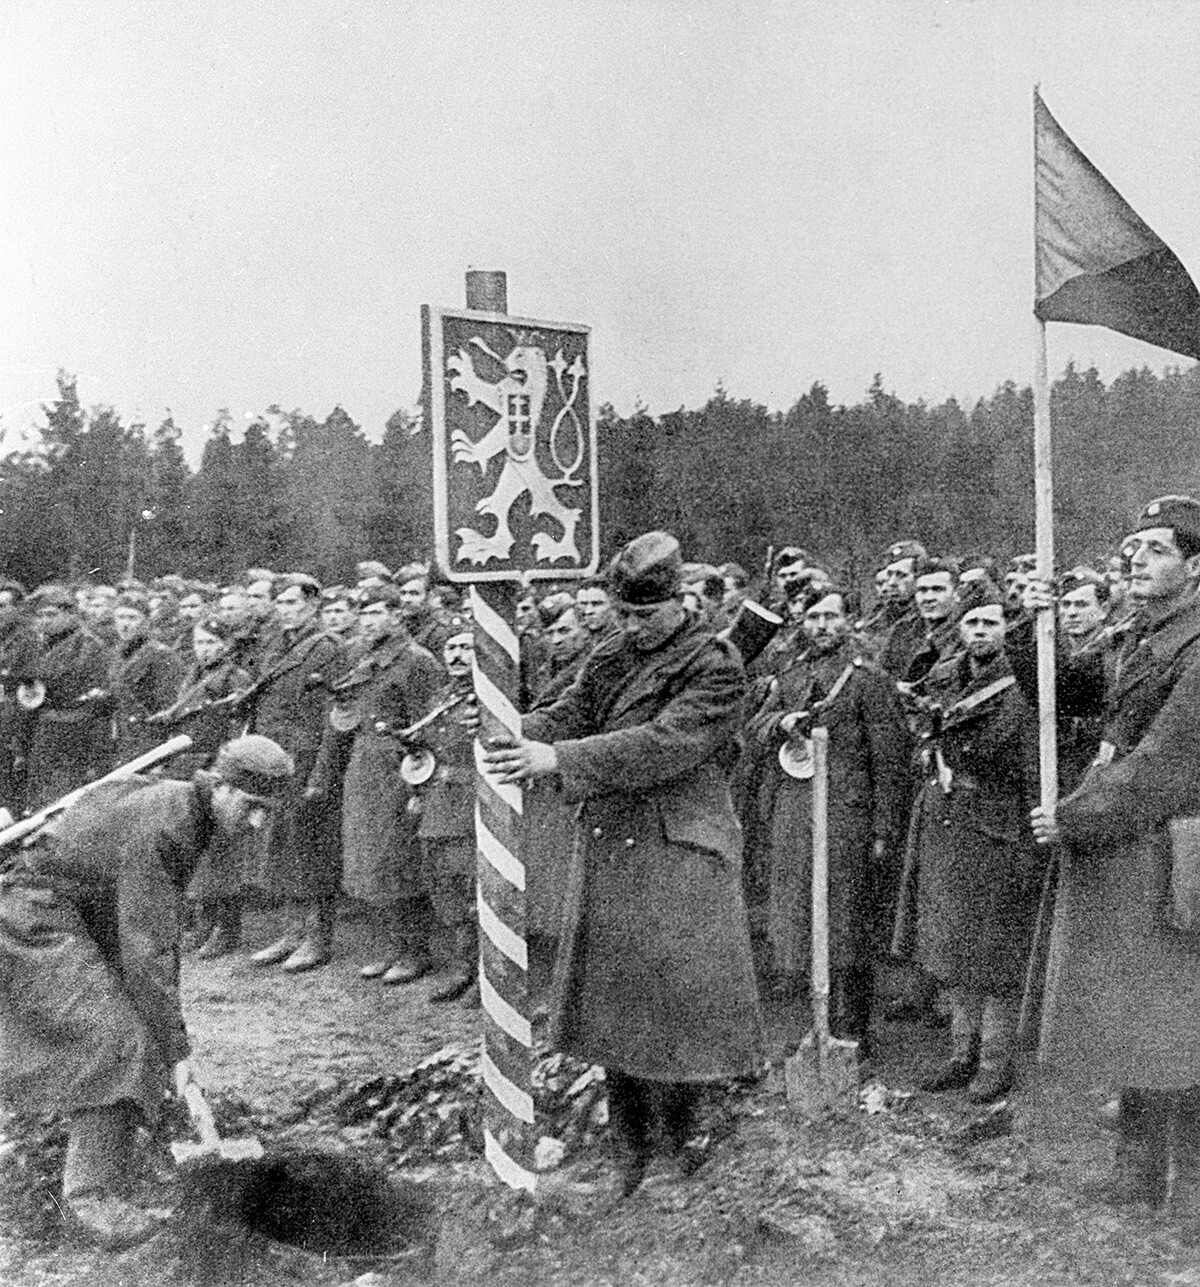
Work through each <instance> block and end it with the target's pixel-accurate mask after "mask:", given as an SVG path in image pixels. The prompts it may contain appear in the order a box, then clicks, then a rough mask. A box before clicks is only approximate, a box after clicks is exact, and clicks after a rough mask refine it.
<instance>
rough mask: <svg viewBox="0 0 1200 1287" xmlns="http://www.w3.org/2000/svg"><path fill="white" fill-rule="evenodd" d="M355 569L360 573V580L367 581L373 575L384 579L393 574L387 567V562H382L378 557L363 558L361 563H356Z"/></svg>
mask: <svg viewBox="0 0 1200 1287" xmlns="http://www.w3.org/2000/svg"><path fill="white" fill-rule="evenodd" d="M354 570H355V571H356V572H357V573H358V579H359V580H360V581H366V580H369V579H370V578H372V577H377V578H378V579H379V580H381V581H383V580H386V579H387V578H388V577H390V576H391V575H392V574H391V573H390V572H389V571H388V569H387V564H386V563H380V562H379V560H378V559H363V561H362V562H361V563H358V564H356V565H355V568H354Z"/></svg>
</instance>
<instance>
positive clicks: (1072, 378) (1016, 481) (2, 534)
mask: <svg viewBox="0 0 1200 1287" xmlns="http://www.w3.org/2000/svg"><path fill="white" fill-rule="evenodd" d="M44 417H45V421H44V424H43V425H42V426H41V430H40V440H39V441H37V442H36V443H35V444H32V445H24V446H22V448H21V449H20V450H16V451H10V452H9V453H7V454H6V455H5V456H4V457H3V460H2V462H0V467H2V474H0V508H2V511H3V512H2V513H0V558H2V559H3V567H4V571H5V572H6V573H7V574H8V575H11V576H15V577H17V578H18V579H19V580H21V581H23V582H25V583H26V584H29V585H35V584H38V583H40V582H42V581H44V580H47V579H50V578H53V577H61V576H64V575H74V576H80V575H84V576H87V575H90V576H93V577H96V578H101V579H104V580H108V581H113V580H116V579H118V578H119V577H121V576H122V575H123V574H124V572H125V570H126V566H127V562H128V558H129V553H130V546H131V536H132V542H133V548H134V555H135V565H136V572H137V575H138V576H139V577H143V578H145V577H150V576H155V575H161V574H163V573H166V572H179V573H182V574H183V575H185V576H195V577H203V578H212V579H221V578H224V577H228V576H230V575H232V574H233V573H234V572H235V571H237V570H240V569H242V568H245V567H248V566H266V567H270V568H274V569H277V570H283V569H286V570H303V571H307V572H311V573H312V574H313V575H315V576H317V577H319V578H320V579H321V580H322V581H324V582H326V583H331V582H335V581H340V580H344V579H346V578H348V577H350V576H351V574H352V572H353V567H354V564H355V562H356V561H358V560H359V559H362V558H368V557H369V558H377V559H381V560H382V561H383V562H384V563H387V564H388V565H389V566H393V567H394V566H396V565H398V564H399V563H401V562H404V561H406V560H408V559H411V558H413V557H418V556H426V555H427V554H428V552H429V551H430V550H431V548H432V544H433V541H432V498H431V477H430V475H431V468H430V448H429V442H428V440H427V437H426V435H425V434H424V433H423V432H421V430H420V419H419V416H418V414H417V413H415V412H406V411H397V412H395V413H394V414H393V415H392V416H391V417H390V419H389V420H388V422H387V425H386V427H385V429H384V433H383V436H382V439H381V440H380V441H379V442H373V441H371V440H370V439H368V438H367V437H366V435H365V434H364V433H363V431H362V428H361V426H359V425H357V424H355V423H354V421H353V420H352V419H351V418H350V416H349V415H347V413H346V412H345V411H344V410H342V408H340V407H338V408H335V410H334V411H333V412H332V413H331V414H330V415H329V416H328V417H327V418H326V419H324V420H317V419H315V418H314V417H312V416H310V415H307V414H305V413H304V412H302V411H299V410H296V411H290V412H285V411H283V410H281V409H280V408H279V407H270V408H268V409H267V410H266V411H265V412H264V413H263V415H262V416H261V417H259V418H258V419H255V420H253V421H251V422H250V423H248V424H247V425H246V426H245V430H244V432H243V433H238V434H234V433H233V429H234V425H233V421H232V418H231V417H230V415H229V414H228V413H227V412H221V413H220V414H219V415H218V416H217V417H216V420H215V421H214V423H213V425H212V427H211V430H210V432H209V435H208V438H207V440H206V442H205V445H204V451H203V455H202V457H201V460H200V465H199V468H198V469H195V470H193V469H192V468H190V467H189V465H188V462H187V460H186V459H185V456H184V453H183V450H182V448H181V445H180V430H179V428H178V426H177V425H176V424H175V423H174V421H173V420H172V419H171V418H170V417H169V416H168V417H167V418H166V419H165V420H164V421H163V422H162V423H161V424H159V425H158V426H157V427H154V428H151V427H149V426H147V425H144V424H139V423H134V422H131V423H125V422H123V420H122V419H121V417H120V415H119V414H118V413H117V412H116V411H115V410H114V409H113V408H111V407H108V406H97V407H88V408H85V407H84V405H83V404H82V403H81V402H80V399H79V395H78V390H77V382H76V380H75V379H74V378H73V377H72V376H69V375H67V374H65V373H63V374H60V376H59V398H58V400H57V401H56V402H54V403H51V404H47V405H46V406H45V407H44ZM1051 418H1052V423H1053V430H1054V469H1055V511H1056V535H1057V550H1058V557H1059V562H1060V564H1062V565H1066V564H1070V563H1074V562H1077V561H1079V560H1081V559H1090V558H1096V557H1099V556H1101V555H1102V554H1103V553H1105V552H1106V551H1107V550H1109V549H1110V548H1111V547H1112V546H1113V544H1114V543H1115V542H1116V541H1117V540H1118V539H1119V537H1120V535H1121V534H1122V533H1123V532H1124V530H1125V529H1126V527H1127V525H1128V522H1129V520H1130V518H1131V516H1132V515H1133V514H1134V513H1135V512H1136V510H1137V508H1138V506H1139V505H1140V504H1141V503H1142V501H1144V500H1145V499H1146V498H1147V497H1149V496H1152V495H1156V494H1158V493H1162V492H1176V491H1192V492H1200V450H1198V446H1197V444H1200V366H1193V367H1191V368H1189V369H1188V370H1186V371H1183V370H1179V369H1176V368H1169V369H1168V370H1167V371H1165V372H1164V373H1163V374H1162V375H1161V376H1160V375H1156V374H1155V373H1153V372H1152V371H1150V370H1149V369H1148V368H1142V369H1140V370H1130V371H1127V372H1125V373H1123V374H1122V375H1120V376H1118V377H1117V378H1116V379H1114V380H1113V381H1112V383H1111V384H1109V385H1107V386H1106V385H1105V384H1104V382H1103V381H1102V380H1101V379H1100V377H1099V375H1098V373H1097V372H1096V371H1095V370H1094V369H1089V370H1085V371H1079V370H1077V369H1076V368H1075V367H1074V366H1068V367H1067V369H1066V370H1065V371H1064V372H1063V374H1062V375H1061V377H1060V378H1059V379H1057V380H1056V381H1055V382H1054V384H1053V387H1052V392H1051ZM1032 433H1033V397H1032V393H1031V391H1030V389H1029V388H1027V387H1026V388H1019V387H1018V386H1017V385H1016V384H1015V383H1014V382H1012V381H1009V382H1006V383H1005V384H1003V385H1001V386H1000V388H998V389H997V390H996V391H995V392H994V393H993V394H992V395H991V397H989V398H981V399H980V400H979V401H977V402H976V403H975V405H974V406H973V407H971V408H970V409H966V408H964V407H962V406H960V405H959V403H958V402H956V401H955V400H954V399H948V400H947V401H945V402H941V403H939V404H937V405H933V406H931V405H928V404H926V403H925V402H915V403H906V402H903V401H901V400H900V399H899V398H896V397H895V396H894V395H892V394H890V393H887V392H886V391H885V390H884V386H883V381H882V378H881V377H879V376H876V378H875V380H874V381H873V382H872V384H871V387H870V388H869V389H868V390H867V392H866V395H865V396H864V398H863V399H862V400H861V401H860V402H858V403H856V404H854V405H853V406H841V405H837V406H835V405H833V404H831V403H830V401H829V397H828V393H827V390H826V389H825V387H824V386H823V385H821V384H814V385H813V386H812V388H810V389H809V390H808V392H807V393H805V394H803V395H802V396H801V397H799V398H798V399H797V400H796V402H795V403H794V405H793V406H791V407H790V408H789V409H788V410H787V411H784V412H772V411H768V410H767V408H766V407H764V406H761V405H759V404H758V403H755V402H753V401H750V400H744V399H733V398H730V397H729V396H728V395H727V394H726V393H725V391H724V390H723V389H721V388H718V389H717V391H716V392H715V393H714V394H713V395H712V397H710V398H709V399H708V401H707V402H706V403H705V404H704V406H703V407H700V408H698V409H696V410H683V409H680V410H678V411H672V412H668V413H666V414H662V415H657V416H655V415H652V414H651V413H650V412H649V411H648V410H643V409H639V410H637V411H635V413H634V414H633V415H631V416H629V417H621V416H618V415H617V414H616V413H615V411H614V410H613V408H612V407H611V406H609V405H604V406H602V407H601V408H600V410H599V413H598V415H597V434H598V444H599V456H600V497H601V500H600V509H601V514H600V518H601V532H602V545H603V551H604V553H605V554H607V553H610V552H611V551H612V550H614V549H616V548H617V547H619V545H620V544H621V543H622V542H623V541H625V540H627V539H628V538H630V537H631V536H634V535H636V534H637V533H639V532H643V531H646V530H647V529H649V528H653V527H665V528H668V529H669V530H671V531H673V532H675V533H676V534H677V535H678V536H679V538H680V540H681V541H682V543H683V546H684V549H685V551H686V552H687V555H688V557H690V558H693V559H704V560H712V561H725V560H726V559H736V560H737V561H739V562H741V563H743V564H744V565H745V566H747V567H748V568H750V569H752V570H754V569H756V568H757V566H758V565H759V563H760V561H761V560H762V558H763V555H764V553H765V551H766V550H767V548H768V547H769V546H770V545H776V546H778V545H780V544H783V543H785V542H787V543H796V544H801V545H804V546H806V547H808V548H809V549H811V550H813V551H814V552H815V553H816V554H818V555H820V556H822V557H824V558H825V559H826V560H827V561H828V562H829V563H830V564H831V565H832V566H834V567H836V568H837V569H838V570H839V571H841V572H843V573H846V574H848V575H851V576H858V575H861V574H862V573H863V572H864V571H865V570H866V569H867V568H868V567H869V565H870V561H871V560H872V559H873V558H874V557H875V556H876V555H877V554H878V553H879V551H880V549H881V548H882V547H883V546H884V545H886V544H887V543H888V542H889V541H891V540H894V539H896V538H898V537H901V536H904V537H909V536H915V537H919V538H920V539H922V540H923V541H924V542H925V543H926V544H927V545H928V546H929V548H930V549H936V550H940V551H944V552H951V551H954V552H958V553H962V554H977V553H990V554H993V555H997V556H1001V557H1005V556H1008V555H1011V554H1013V553H1017V552H1019V551H1021V550H1025V549H1029V548H1031V546H1032V541H1033V478H1032V474H1033V460H1032V456H1033V451H1032Z"/></svg>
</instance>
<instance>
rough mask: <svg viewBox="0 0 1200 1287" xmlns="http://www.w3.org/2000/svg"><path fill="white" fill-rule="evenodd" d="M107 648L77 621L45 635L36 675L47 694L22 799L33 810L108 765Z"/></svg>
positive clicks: (39, 713)
mask: <svg viewBox="0 0 1200 1287" xmlns="http://www.w3.org/2000/svg"><path fill="white" fill-rule="evenodd" d="M111 659H112V654H111V651H110V649H109V648H108V647H107V645H105V644H103V643H101V641H100V640H99V639H97V638H96V636H95V635H93V634H91V633H90V632H89V631H87V630H86V629H84V627H83V626H81V625H80V624H79V623H78V622H74V621H72V622H69V623H65V626H64V629H63V630H61V631H59V632H56V633H55V634H54V635H52V636H50V637H49V638H47V639H46V640H45V641H44V643H43V646H42V651H41V654H40V656H39V657H38V664H37V678H38V680H39V681H40V682H41V683H42V684H44V685H45V689H46V699H45V701H44V702H42V704H41V705H40V706H39V707H38V708H37V712H36V723H35V725H34V732H33V739H32V745H31V746H30V750H29V775H28V781H27V787H26V796H27V800H26V803H27V805H28V807H29V808H30V809H33V810H37V809H40V808H42V807H43V806H44V805H47V804H50V803H51V802H52V801H54V800H57V799H59V797H61V796H64V795H66V794H67V792H68V791H73V790H74V789H75V788H76V787H78V786H82V785H83V784H84V783H85V782H90V781H92V780H93V779H95V778H98V777H100V776H101V775H102V774H104V773H107V772H108V770H109V769H110V768H111V767H112V745H113V744H112V701H111V699H110V698H109V696H108V678H109V668H110V665H111Z"/></svg>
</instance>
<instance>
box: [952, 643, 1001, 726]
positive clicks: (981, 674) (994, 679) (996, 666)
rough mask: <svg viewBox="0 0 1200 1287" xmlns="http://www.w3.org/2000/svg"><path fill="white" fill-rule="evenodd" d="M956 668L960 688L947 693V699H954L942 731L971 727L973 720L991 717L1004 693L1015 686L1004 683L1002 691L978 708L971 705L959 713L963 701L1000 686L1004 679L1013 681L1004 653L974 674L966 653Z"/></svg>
mask: <svg viewBox="0 0 1200 1287" xmlns="http://www.w3.org/2000/svg"><path fill="white" fill-rule="evenodd" d="M953 665H954V667H955V669H956V670H957V672H958V689H957V691H956V692H954V693H953V694H952V695H951V694H947V696H950V697H951V700H950V701H949V702H948V703H947V705H946V707H945V718H944V722H943V724H942V727H943V728H955V727H957V726H958V725H959V724H968V723H970V722H971V721H972V720H976V719H980V718H982V717H983V716H985V715H990V714H991V713H992V711H994V710H995V708H996V705H997V703H998V702H999V701H1000V700H1001V699H1002V698H1003V696H1004V694H1005V693H1006V692H1007V691H1008V689H1009V688H1011V687H1012V684H1005V685H1004V687H1003V688H998V689H997V690H996V691H995V692H994V693H993V694H992V695H991V696H990V697H988V698H987V699H986V700H984V701H981V702H980V703H979V704H978V705H977V706H971V707H969V708H968V709H967V710H960V711H956V710H955V709H954V707H955V706H956V705H957V704H958V703H959V702H961V701H963V700H964V699H966V698H970V697H973V696H975V694H976V693H981V692H983V691H984V689H986V688H989V687H991V686H992V685H994V684H999V683H1000V682H1001V681H1003V680H1006V679H1011V678H1012V667H1011V666H1010V665H1009V663H1008V658H1007V657H1006V656H1005V655H1004V654H1003V653H1001V654H1000V656H999V657H997V658H996V660H995V661H993V662H991V663H990V664H989V665H987V666H984V667H983V669H982V670H979V671H976V672H974V673H972V667H971V659H970V657H969V656H967V654H966V653H964V654H963V655H962V656H961V657H959V658H958V659H957V660H956V661H955V662H954V663H953Z"/></svg>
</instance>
